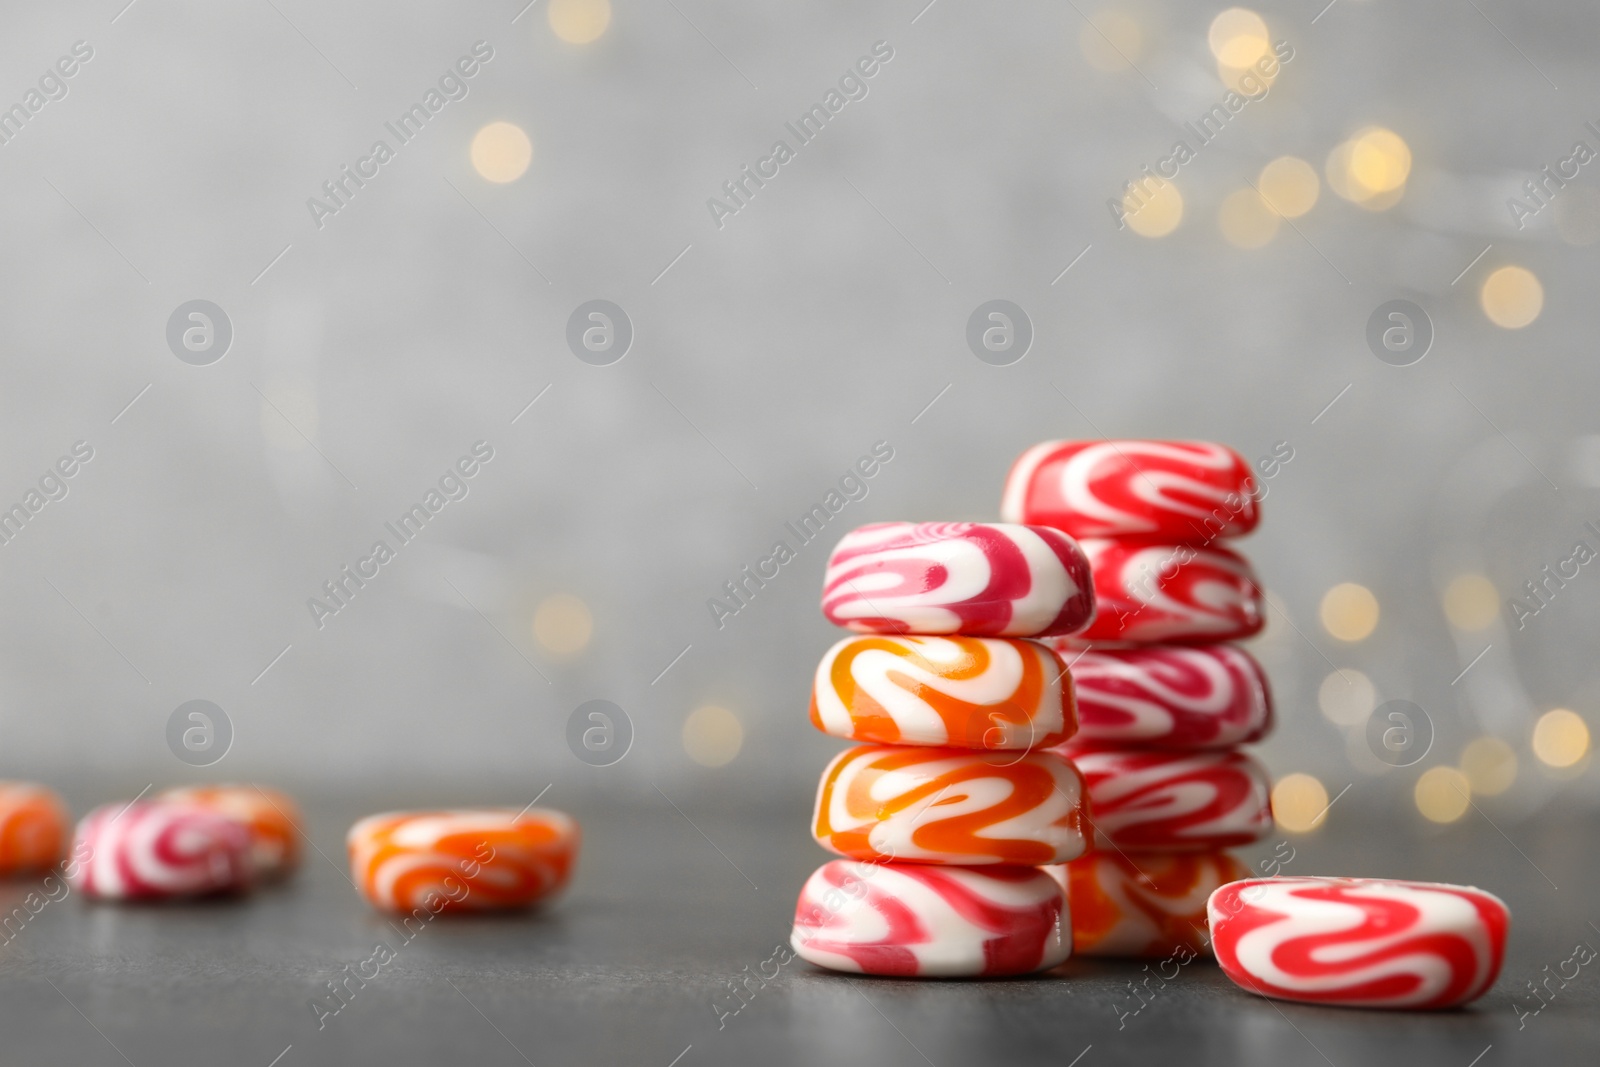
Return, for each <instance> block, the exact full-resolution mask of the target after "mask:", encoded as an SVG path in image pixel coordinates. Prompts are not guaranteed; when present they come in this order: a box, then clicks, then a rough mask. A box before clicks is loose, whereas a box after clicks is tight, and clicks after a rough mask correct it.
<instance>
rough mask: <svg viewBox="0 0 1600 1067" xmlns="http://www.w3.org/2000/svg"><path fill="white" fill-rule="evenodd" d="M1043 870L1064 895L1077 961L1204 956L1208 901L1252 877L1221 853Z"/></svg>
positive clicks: (1108, 856)
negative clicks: (1187, 954)
mask: <svg viewBox="0 0 1600 1067" xmlns="http://www.w3.org/2000/svg"><path fill="white" fill-rule="evenodd" d="M1044 870H1045V871H1046V872H1047V873H1048V874H1049V875H1050V876H1051V877H1053V878H1055V879H1056V880H1057V881H1058V882H1060V883H1061V885H1062V887H1063V888H1064V889H1065V890H1066V893H1067V910H1068V911H1069V912H1070V913H1071V915H1072V944H1073V950H1074V951H1075V952H1077V953H1078V954H1079V955H1080V956H1138V957H1146V956H1170V955H1172V954H1173V953H1175V952H1177V951H1178V950H1179V949H1180V948H1187V949H1190V950H1192V951H1193V952H1196V953H1203V952H1206V951H1208V948H1207V945H1208V943H1209V938H1208V936H1207V934H1206V900H1207V899H1208V898H1209V897H1210V896H1211V894H1212V893H1213V892H1214V891H1215V890H1216V889H1218V888H1219V887H1221V886H1223V885H1226V884H1227V883H1229V882H1232V881H1235V880H1237V879H1240V878H1244V877H1246V876H1247V875H1249V873H1250V872H1249V870H1248V869H1247V868H1246V867H1245V866H1244V864H1242V863H1240V862H1239V861H1238V860H1236V859H1234V858H1233V857H1232V856H1230V855H1228V854H1227V853H1226V852H1148V853H1136V854H1134V855H1133V856H1125V855H1122V854H1120V853H1116V852H1091V853H1089V854H1088V855H1086V856H1079V857H1078V858H1077V859H1075V860H1073V861H1072V862H1071V863H1062V864H1056V865H1053V866H1050V867H1046V868H1044Z"/></svg>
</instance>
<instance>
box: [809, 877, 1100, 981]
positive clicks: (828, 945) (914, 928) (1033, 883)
mask: <svg viewBox="0 0 1600 1067" xmlns="http://www.w3.org/2000/svg"><path fill="white" fill-rule="evenodd" d="M1065 912H1066V908H1065V901H1064V899H1063V897H1062V893H1061V887H1060V886H1059V885H1057V884H1056V882H1055V880H1054V879H1052V878H1051V877H1050V876H1049V875H1047V874H1045V873H1044V872H1042V871H1040V870H1037V869H1036V868H1032V867H1000V868H994V869H985V870H974V869H971V868H967V867H924V866H917V865H914V864H890V863H882V864H874V863H858V862H855V861H852V860H834V861H832V862H831V863H825V864H823V865H822V866H821V867H820V868H818V869H817V871H816V873H815V874H813V875H812V876H811V877H810V878H809V879H807V880H806V884H805V887H804V888H803V889H801V891H800V900H799V903H798V904H797V905H796V907H795V918H794V933H793V934H792V935H791V936H790V939H789V943H790V944H791V945H793V946H794V950H795V952H796V953H797V954H798V955H799V956H800V958H801V959H804V960H807V961H808V962H811V963H814V964H816V965H817V966H819V967H826V968H828V969H830V970H835V971H847V972H850V973H854V974H877V975H893V976H897V977H902V978H912V977H924V978H927V977H946V978H972V977H979V976H995V975H1007V974H1027V973H1029V972H1032V971H1042V970H1046V969H1048V968H1050V967H1054V966H1055V965H1056V964H1058V963H1060V962H1062V961H1063V960H1065V959H1066V958H1067V957H1068V956H1069V955H1071V953H1072V935H1071V931H1070V930H1069V929H1068V926H1067V921H1066V914H1065Z"/></svg>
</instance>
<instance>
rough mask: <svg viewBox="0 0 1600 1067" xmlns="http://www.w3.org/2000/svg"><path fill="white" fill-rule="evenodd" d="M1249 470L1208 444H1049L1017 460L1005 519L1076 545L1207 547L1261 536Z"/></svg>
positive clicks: (1003, 507)
mask: <svg viewBox="0 0 1600 1067" xmlns="http://www.w3.org/2000/svg"><path fill="white" fill-rule="evenodd" d="M1255 493H1256V481H1255V478H1254V476H1253V475H1252V473H1251V470H1250V465H1249V464H1248V463H1246V462H1245V461H1244V459H1243V457H1241V456H1240V455H1239V454H1238V453H1237V452H1235V451H1233V449H1231V448H1226V447H1224V446H1222V445H1219V444H1213V443H1212V442H1209V441H1141V440H1133V441H1045V442H1044V443H1042V444H1037V445H1034V446H1033V447H1032V448H1030V449H1028V450H1027V451H1026V452H1024V453H1023V454H1022V455H1021V456H1020V457H1018V459H1017V462H1016V463H1015V464H1014V465H1013V466H1012V468H1011V473H1010V474H1009V475H1008V476H1007V477H1006V487H1005V493H1004V495H1003V497H1002V499H1001V503H1000V515H1001V517H1002V518H1004V519H1005V520H1006V521H1007V522H1026V523H1035V524H1037V525H1040V526H1054V527H1056V528H1057V529H1061V530H1065V531H1066V532H1067V533H1069V534H1071V535H1072V536H1074V537H1148V538H1159V539H1161V540H1164V541H1188V542H1199V543H1206V542H1210V541H1212V540H1214V539H1216V538H1218V537H1238V536H1240V535H1241V534H1247V533H1249V532H1250V531H1251V530H1253V529H1255V526H1256V523H1257V522H1258V521H1259V520H1260V517H1261V513H1260V509H1259V508H1258V507H1257V506H1256V505H1257V497H1256V496H1255Z"/></svg>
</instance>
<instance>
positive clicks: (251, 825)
mask: <svg viewBox="0 0 1600 1067" xmlns="http://www.w3.org/2000/svg"><path fill="white" fill-rule="evenodd" d="M157 796H158V797H159V798H160V799H162V800H177V801H186V802H188V803H191V804H194V805H196V806H198V807H202V808H206V809H207V810H210V811H214V812H216V813H217V814H219V815H226V816H228V817H229V818H232V819H237V820H238V821H239V822H242V823H244V825H245V828H246V829H247V830H249V831H250V862H251V863H252V864H254V866H255V871H256V874H257V875H258V876H260V877H262V878H277V877H281V876H283V875H286V874H288V873H289V872H290V871H292V870H294V868H295V867H296V866H297V865H298V864H299V862H300V809H299V808H297V807H296V806H295V803H294V801H292V800H290V799H289V798H288V797H287V796H285V795H284V794H282V793H280V792H278V791H277V790H275V789H263V788H262V787H260V786H256V785H197V786H188V787H185V788H183V789H168V790H165V791H164V792H162V793H159V794H157Z"/></svg>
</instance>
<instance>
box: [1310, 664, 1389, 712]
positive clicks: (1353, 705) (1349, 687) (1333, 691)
mask: <svg viewBox="0 0 1600 1067" xmlns="http://www.w3.org/2000/svg"><path fill="white" fill-rule="evenodd" d="M1377 706H1378V690H1377V689H1376V687H1374V686H1373V684H1372V679H1370V678H1368V677H1367V676H1366V675H1364V674H1362V673H1361V672H1360V671H1357V670H1352V669H1351V668H1349V667H1345V668H1343V669H1341V670H1337V671H1329V672H1328V676H1327V677H1326V678H1324V679H1322V684H1321V685H1320V686H1318V687H1317V707H1318V708H1319V709H1320V710H1321V712H1322V717H1323V718H1324V719H1327V720H1328V721H1329V722H1331V723H1334V724H1335V725H1338V726H1360V725H1361V724H1362V723H1364V722H1366V721H1367V719H1368V717H1369V716H1371V714H1372V709H1373V708H1375V707H1377Z"/></svg>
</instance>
